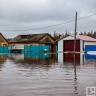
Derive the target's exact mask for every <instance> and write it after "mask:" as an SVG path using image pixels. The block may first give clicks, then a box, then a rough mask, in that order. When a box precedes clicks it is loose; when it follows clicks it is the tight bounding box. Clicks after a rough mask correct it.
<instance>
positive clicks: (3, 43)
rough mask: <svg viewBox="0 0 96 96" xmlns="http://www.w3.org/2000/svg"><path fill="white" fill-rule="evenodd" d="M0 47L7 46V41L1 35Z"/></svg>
mask: <svg viewBox="0 0 96 96" xmlns="http://www.w3.org/2000/svg"><path fill="white" fill-rule="evenodd" d="M0 46H8V42H7V40H6V39H5V37H4V36H3V35H2V34H1V33H0Z"/></svg>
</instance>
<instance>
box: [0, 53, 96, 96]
mask: <svg viewBox="0 0 96 96" xmlns="http://www.w3.org/2000/svg"><path fill="white" fill-rule="evenodd" d="M57 57H58V58H57ZM89 86H91V87H92V86H95V87H96V56H95V55H88V54H77V55H73V54H58V56H57V55H56V56H55V55H52V56H50V55H48V54H44V55H42V56H40V57H39V56H35V57H34V56H32V55H30V54H8V55H0V96H86V87H89Z"/></svg>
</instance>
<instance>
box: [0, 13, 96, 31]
mask: <svg viewBox="0 0 96 96" xmlns="http://www.w3.org/2000/svg"><path fill="white" fill-rule="evenodd" d="M94 15H96V13H94V14H92V15H88V16H86V17H82V18H79V19H77V20H81V19H85V18H88V17H91V16H94ZM74 21H75V20H72V21H68V22H65V23H59V24H55V25H50V26H45V27H39V28H33V29H27V30H0V31H29V30H38V29H44V28H50V27H55V26H60V25H64V24H68V23H71V22H74Z"/></svg>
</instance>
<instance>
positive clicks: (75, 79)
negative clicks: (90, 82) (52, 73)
mask: <svg viewBox="0 0 96 96" xmlns="http://www.w3.org/2000/svg"><path fill="white" fill-rule="evenodd" d="M77 56H78V55H77V54H73V58H74V88H75V91H74V92H75V94H77V93H78V92H77V74H76V57H77ZM78 57H79V56H78ZM78 57H77V58H78ZM79 58H80V57H79ZM77 60H78V59H77ZM79 60H80V59H79Z"/></svg>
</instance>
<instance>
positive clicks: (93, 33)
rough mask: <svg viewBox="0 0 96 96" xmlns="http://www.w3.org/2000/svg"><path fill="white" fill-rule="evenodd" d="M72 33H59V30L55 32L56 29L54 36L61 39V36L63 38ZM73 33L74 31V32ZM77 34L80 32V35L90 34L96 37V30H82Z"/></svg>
mask: <svg viewBox="0 0 96 96" xmlns="http://www.w3.org/2000/svg"><path fill="white" fill-rule="evenodd" d="M70 34H71V33H70V32H67V31H66V32H65V33H62V34H61V33H57V32H55V31H54V34H53V37H54V38H55V40H58V39H60V38H63V37H66V36H67V35H70ZM72 34H73V33H72ZM76 34H79V35H86V36H90V37H93V38H95V39H96V31H93V30H92V31H89V32H86V31H84V32H80V33H78V32H77V33H76Z"/></svg>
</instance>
